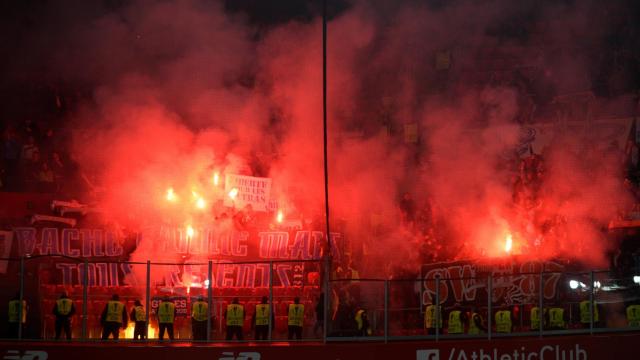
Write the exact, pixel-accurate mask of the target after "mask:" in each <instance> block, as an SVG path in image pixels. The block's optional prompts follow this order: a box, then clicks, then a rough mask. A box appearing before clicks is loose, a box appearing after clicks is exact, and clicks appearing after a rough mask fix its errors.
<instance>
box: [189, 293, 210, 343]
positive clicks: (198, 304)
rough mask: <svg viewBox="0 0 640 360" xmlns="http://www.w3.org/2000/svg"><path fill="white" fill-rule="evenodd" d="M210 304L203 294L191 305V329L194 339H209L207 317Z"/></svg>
mask: <svg viewBox="0 0 640 360" xmlns="http://www.w3.org/2000/svg"><path fill="white" fill-rule="evenodd" d="M208 316H209V304H208V303H207V302H206V301H204V297H203V296H202V295H200V296H198V297H197V299H196V301H195V302H194V303H193V304H192V305H191V331H192V333H193V340H207V317H208Z"/></svg>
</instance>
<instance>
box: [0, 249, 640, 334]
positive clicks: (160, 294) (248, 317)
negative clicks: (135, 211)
mask: <svg viewBox="0 0 640 360" xmlns="http://www.w3.org/2000/svg"><path fill="white" fill-rule="evenodd" d="M322 265H323V264H321V262H319V261H313V260H307V261H305V260H296V261H287V260H283V261H266V262H265V261H245V262H224V261H217V260H210V261H204V262H196V261H190V260H189V259H185V261H184V262H180V263H170V262H151V261H147V262H131V261H112V262H91V261H88V260H83V259H78V258H72V257H63V256H40V257H38V256H36V257H23V258H0V284H2V285H0V288H1V289H2V290H1V292H0V293H1V294H2V295H1V300H2V303H3V304H4V311H2V312H0V320H1V321H2V322H3V324H7V323H8V321H9V313H10V311H9V309H8V305H9V302H10V301H11V300H14V299H18V300H19V299H22V300H24V302H20V301H17V302H14V304H16V303H17V305H18V309H17V313H21V312H22V309H21V307H22V304H25V305H26V307H27V310H26V311H25V318H24V325H23V326H19V327H17V333H9V327H3V328H4V331H2V338H3V339H11V341H15V340H20V341H40V340H44V341H50V340H52V339H54V338H55V317H54V315H53V311H52V310H53V307H54V306H55V304H56V300H57V299H58V298H59V296H60V295H61V294H62V293H66V294H67V295H68V296H69V297H70V298H71V299H72V300H73V303H74V306H75V310H76V314H75V315H74V316H73V317H72V318H73V320H72V341H84V342H100V341H101V335H102V326H101V322H100V315H101V313H102V311H103V309H104V307H105V305H106V303H107V302H108V301H109V300H110V299H111V297H112V295H113V294H118V295H119V297H120V301H122V302H123V303H125V306H126V310H127V314H129V313H130V312H131V310H132V309H133V306H134V302H135V301H136V300H138V301H140V303H141V304H142V305H143V306H144V311H145V315H146V317H145V319H146V322H147V327H146V329H147V340H142V341H153V342H156V341H158V323H157V316H156V309H157V307H158V304H159V303H160V302H161V300H163V299H167V298H168V299H169V300H171V301H172V302H173V303H174V304H175V305H176V318H175V322H174V340H173V341H174V342H177V343H180V342H226V341H227V340H226V334H225V330H226V320H225V317H224V313H225V309H226V307H227V305H228V304H229V303H231V302H232V301H233V299H234V298H237V299H238V300H239V302H240V303H241V304H243V305H244V308H245V316H244V321H243V324H242V330H243V335H244V338H243V340H241V342H247V341H251V342H254V341H256V340H255V339H254V331H253V328H252V317H253V314H254V312H255V309H256V305H257V304H258V303H260V302H261V301H262V298H263V297H266V298H267V303H268V304H270V305H271V309H273V313H274V316H273V318H272V319H273V320H274V321H272V322H271V323H270V325H269V332H268V336H267V340H261V342H265V341H266V342H281V341H289V339H288V337H289V336H288V335H289V334H288V330H289V329H288V319H287V316H288V305H289V304H291V303H292V302H293V300H294V298H296V297H299V298H300V303H301V304H303V305H304V322H303V336H302V339H301V340H298V339H296V340H295V341H312V342H320V341H336V342H342V341H351V342H361V341H384V342H388V341H396V340H412V339H413V340H423V339H428V340H441V339H442V340H445V339H467V338H469V339H493V338H504V337H521V336H527V337H532V336H533V337H544V336H552V335H570V334H597V333H615V332H629V331H637V330H640V328H639V327H636V325H638V323H637V322H633V316H635V315H634V314H633V313H632V312H630V313H629V314H627V312H628V311H629V310H633V309H636V308H633V307H632V306H633V305H636V304H640V285H639V284H640V277H638V276H634V275H628V276H614V275H613V274H612V273H611V272H609V271H602V270H599V271H595V270H594V271H589V272H537V273H536V272H527V273H518V274H490V275H487V276H475V277H452V276H448V277H444V276H443V277H440V276H436V277H433V278H421V279H392V280H382V279H338V280H331V281H328V282H325V283H322V282H321V278H322V276H321V274H322V272H323V266H322ZM325 287H326V288H328V289H329V290H328V291H324V289H325ZM322 293H328V294H329V296H328V297H326V299H325V298H323V297H322ZM199 297H202V299H204V301H206V302H207V304H208V309H209V315H210V316H208V317H207V327H206V338H205V339H203V340H194V339H193V331H192V330H193V328H192V321H191V306H192V304H193V303H194V302H195V301H196V300H197V299H198V298H199ZM319 304H320V306H319ZM431 304H441V311H433V312H432V313H431V314H432V318H431V320H432V323H433V324H438V323H441V324H442V325H441V326H436V327H430V328H427V327H425V310H426V309H427V307H428V306H429V305H431ZM322 308H324V309H325V311H324V313H322V312H321V309H322ZM434 308H435V307H434ZM534 308H538V311H539V313H541V314H548V313H549V310H551V309H558V308H559V309H561V310H562V327H558V326H551V324H550V322H549V319H547V318H548V316H542V317H537V318H535V319H534V318H533V316H532V313H533V312H534ZM432 309H433V308H432ZM585 309H586V313H585ZM317 310H319V311H320V312H321V313H320V314H318V313H317ZM14 311H15V309H14ZM452 311H460V314H463V318H464V317H466V318H469V317H470V315H471V314H472V313H476V314H478V316H479V318H480V320H479V322H480V327H481V329H480V331H476V333H475V334H473V333H470V328H469V322H468V321H466V320H462V325H461V327H458V328H457V330H456V329H455V327H454V328H453V329H452V327H451V326H450V321H449V320H450V319H449V315H450V314H451V312H452ZM498 311H508V312H509V314H510V320H511V326H510V328H509V331H507V332H505V330H504V326H503V325H500V329H498V326H497V325H498V324H496V313H497V312H498ZM554 311H556V313H557V310H554ZM596 314H597V315H596ZM630 316H631V317H630ZM536 319H537V320H536ZM536 321H537V325H536ZM555 325H557V323H556V324H555ZM132 336H133V322H131V321H130V322H129V324H128V327H127V328H123V329H122V330H121V331H120V339H119V340H120V341H136V342H140V341H141V340H132ZM63 337H64V336H63ZM165 341H167V338H166V335H165ZM232 341H233V342H238V340H235V339H234V340H232Z"/></svg>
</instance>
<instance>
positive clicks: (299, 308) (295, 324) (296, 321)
mask: <svg viewBox="0 0 640 360" xmlns="http://www.w3.org/2000/svg"><path fill="white" fill-rule="evenodd" d="M287 324H288V325H289V340H293V338H294V337H295V338H296V339H298V340H300V339H302V325H303V324H304V305H302V304H300V298H299V297H297V296H296V297H295V298H294V299H293V304H289V314H288V316H287Z"/></svg>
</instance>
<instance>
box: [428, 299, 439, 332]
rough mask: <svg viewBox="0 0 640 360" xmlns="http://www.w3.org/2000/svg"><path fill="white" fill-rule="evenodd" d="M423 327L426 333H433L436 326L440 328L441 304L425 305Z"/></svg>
mask: <svg viewBox="0 0 640 360" xmlns="http://www.w3.org/2000/svg"><path fill="white" fill-rule="evenodd" d="M436 311H437V312H438V324H437V326H436ZM424 327H425V329H427V335H435V334H436V327H437V328H438V329H442V306H440V305H438V306H435V305H433V304H429V305H427V307H426V309H425V311H424Z"/></svg>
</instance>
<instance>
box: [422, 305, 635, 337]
mask: <svg viewBox="0 0 640 360" xmlns="http://www.w3.org/2000/svg"><path fill="white" fill-rule="evenodd" d="M625 313H626V320H627V325H628V326H629V327H640V305H637V304H631V305H628V306H627V307H626V311H625ZM592 314H593V316H592ZM492 320H493V324H492V331H493V332H494V333H503V334H509V333H511V332H513V331H514V323H515V321H514V320H515V319H514V312H513V310H512V308H511V307H499V308H497V309H496V310H495V311H493V319H492ZM574 323H575V325H576V327H578V328H585V329H588V328H590V327H591V326H593V327H601V326H602V324H603V322H602V317H601V315H600V310H599V305H598V304H597V303H596V302H591V301H589V300H584V301H582V302H580V303H579V318H578V319H577V320H576V321H575V322H574ZM443 325H446V327H444V326H443ZM488 326H489V325H488V322H487V321H486V319H485V317H484V316H483V315H482V314H481V313H480V312H479V311H478V310H477V308H476V307H475V306H472V307H470V308H467V309H463V308H462V307H461V306H460V305H459V304H455V305H454V306H453V307H452V308H450V309H449V311H448V313H446V314H445V313H443V309H442V306H436V305H433V304H430V305H427V306H426V308H425V311H424V327H425V330H426V333H427V334H428V335H435V334H436V332H438V333H443V329H446V333H447V334H452V335H454V334H468V335H479V334H485V333H486V332H487V331H488ZM541 326H542V329H543V330H565V329H568V328H569V326H570V320H569V318H568V311H567V310H566V309H565V307H564V306H560V305H554V306H550V307H543V309H542V311H541V310H540V307H538V306H533V307H531V309H530V313H529V326H528V328H529V330H530V331H540V330H541Z"/></svg>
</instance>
